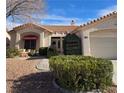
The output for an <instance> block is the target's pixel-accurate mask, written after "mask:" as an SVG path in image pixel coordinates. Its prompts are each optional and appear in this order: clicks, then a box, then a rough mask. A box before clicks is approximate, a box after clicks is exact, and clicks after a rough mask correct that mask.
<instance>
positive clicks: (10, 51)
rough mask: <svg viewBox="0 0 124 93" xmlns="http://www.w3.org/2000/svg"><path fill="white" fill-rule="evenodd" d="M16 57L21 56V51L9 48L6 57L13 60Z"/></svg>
mask: <svg viewBox="0 0 124 93" xmlns="http://www.w3.org/2000/svg"><path fill="white" fill-rule="evenodd" d="M15 56H19V51H18V49H16V48H7V50H6V57H7V58H13V57H15Z"/></svg>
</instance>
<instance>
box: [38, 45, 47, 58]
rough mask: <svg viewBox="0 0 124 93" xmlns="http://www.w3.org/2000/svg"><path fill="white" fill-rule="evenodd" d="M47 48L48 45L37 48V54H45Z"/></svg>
mask: <svg viewBox="0 0 124 93" xmlns="http://www.w3.org/2000/svg"><path fill="white" fill-rule="evenodd" d="M47 50H48V47H41V48H39V55H41V56H46V55H47Z"/></svg>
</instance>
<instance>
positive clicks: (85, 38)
mask: <svg viewBox="0 0 124 93" xmlns="http://www.w3.org/2000/svg"><path fill="white" fill-rule="evenodd" d="M82 46H83V49H82V50H83V52H82V53H83V54H84V56H90V55H91V52H90V35H89V32H82Z"/></svg>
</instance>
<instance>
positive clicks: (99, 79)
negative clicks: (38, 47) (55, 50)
mask: <svg viewBox="0 0 124 93" xmlns="http://www.w3.org/2000/svg"><path fill="white" fill-rule="evenodd" d="M49 63H50V70H51V71H53V73H54V76H55V78H56V80H57V83H58V84H59V85H60V86H61V87H63V88H66V89H68V90H73V91H92V90H94V89H100V91H103V90H104V89H105V88H107V87H108V86H111V85H112V76H113V65H112V62H111V61H109V60H106V59H101V58H94V57H89V56H74V55H70V56H69V55H67V56H54V57H51V58H50V60H49Z"/></svg>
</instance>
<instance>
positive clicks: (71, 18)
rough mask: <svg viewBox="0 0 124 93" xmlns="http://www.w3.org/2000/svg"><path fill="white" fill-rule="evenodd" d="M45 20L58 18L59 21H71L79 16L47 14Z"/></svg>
mask: <svg viewBox="0 0 124 93" xmlns="http://www.w3.org/2000/svg"><path fill="white" fill-rule="evenodd" d="M43 19H44V20H58V21H71V20H79V18H75V17H64V16H59V15H47V16H44V17H43Z"/></svg>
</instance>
